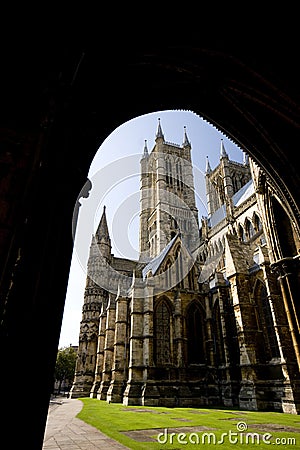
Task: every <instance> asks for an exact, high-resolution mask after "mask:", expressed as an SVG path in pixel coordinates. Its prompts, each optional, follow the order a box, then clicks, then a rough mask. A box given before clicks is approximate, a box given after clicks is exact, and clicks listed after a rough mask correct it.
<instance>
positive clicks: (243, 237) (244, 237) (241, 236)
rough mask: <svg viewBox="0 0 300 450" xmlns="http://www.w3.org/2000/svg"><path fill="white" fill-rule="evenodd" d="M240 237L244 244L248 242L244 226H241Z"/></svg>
mask: <svg viewBox="0 0 300 450" xmlns="http://www.w3.org/2000/svg"><path fill="white" fill-rule="evenodd" d="M238 235H239V238H240V240H241V241H242V242H245V241H246V236H245V231H244V228H243V227H242V225H239V229H238Z"/></svg>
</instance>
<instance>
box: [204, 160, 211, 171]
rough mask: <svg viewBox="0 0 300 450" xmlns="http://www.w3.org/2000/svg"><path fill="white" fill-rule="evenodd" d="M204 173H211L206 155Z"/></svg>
mask: <svg viewBox="0 0 300 450" xmlns="http://www.w3.org/2000/svg"><path fill="white" fill-rule="evenodd" d="M205 173H211V167H210V164H209V159H208V156H206V168H205Z"/></svg>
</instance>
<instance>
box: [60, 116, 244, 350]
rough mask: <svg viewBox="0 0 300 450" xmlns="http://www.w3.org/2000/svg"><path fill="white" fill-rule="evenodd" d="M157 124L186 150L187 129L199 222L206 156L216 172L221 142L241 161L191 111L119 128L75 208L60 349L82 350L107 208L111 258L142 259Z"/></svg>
mask: <svg viewBox="0 0 300 450" xmlns="http://www.w3.org/2000/svg"><path fill="white" fill-rule="evenodd" d="M158 119H160V124H161V128H162V131H163V133H164V138H165V141H167V142H171V143H175V144H178V145H182V142H183V137H184V127H186V133H187V136H188V139H189V141H190V143H191V147H192V150H191V155H192V164H193V170H194V183H195V196H196V206H197V208H198V211H199V219H201V217H202V216H207V209H206V196H205V178H204V176H205V167H206V157H207V156H208V159H209V162H210V166H211V168H212V169H214V168H215V167H216V166H217V165H218V164H219V160H220V148H221V140H223V144H224V146H225V149H226V151H227V153H228V156H229V158H230V159H232V160H234V161H237V162H243V152H242V149H241V148H239V147H238V146H237V145H235V143H234V142H233V141H232V140H230V139H228V138H227V137H226V136H225V135H223V134H222V133H220V132H219V131H218V130H217V129H216V128H215V127H213V126H212V125H211V124H209V123H208V122H207V121H205V120H204V119H202V118H201V117H199V116H197V115H196V114H195V113H193V112H190V111H157V112H154V113H151V114H146V115H143V116H140V117H137V118H135V119H132V120H130V121H128V122H126V123H124V124H122V125H120V126H119V127H118V128H117V129H116V130H115V131H114V132H113V133H111V134H110V135H109V136H108V137H107V138H106V139H105V141H104V142H103V143H102V144H101V146H100V147H99V149H98V151H97V153H96V155H95V157H94V159H93V161H92V164H91V166H90V169H89V173H88V178H89V180H90V181H91V188H90V190H89V196H88V197H87V198H83V197H81V198H79V202H80V205H81V206H80V208H79V214H78V219H77V221H76V219H75V218H76V217H77V216H76V213H75V211H76V208H75V205H74V217H73V223H72V224H70V229H71V230H73V236H72V237H73V240H74V248H73V256H72V261H71V267H70V273H69V281H68V288H67V294H66V300H65V307H64V315H63V322H62V327H61V332H60V340H59V348H62V347H68V346H69V345H78V342H79V329H80V321H81V315H82V306H83V299H84V288H85V282H86V267H87V259H88V255H89V248H90V243H91V238H92V234H94V233H95V231H96V229H97V227H98V224H99V221H100V218H101V215H102V213H103V207H104V206H105V207H106V217H107V223H108V228H109V233H110V238H111V243H112V253H113V254H114V255H115V256H120V257H124V258H128V259H135V260H136V259H138V236H139V195H140V159H141V156H142V154H143V151H144V146H145V141H146V144H147V148H148V151H149V153H150V152H151V150H152V149H153V147H154V145H155V135H156V131H157V127H158ZM75 223H76V233H75V232H74V229H75V227H74V224H75ZM70 232H72V231H70Z"/></svg>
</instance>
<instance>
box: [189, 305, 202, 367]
mask: <svg viewBox="0 0 300 450" xmlns="http://www.w3.org/2000/svg"><path fill="white" fill-rule="evenodd" d="M186 326H187V341H188V364H204V362H205V352H204V319H203V313H202V311H201V309H200V306H199V305H198V304H197V303H196V302H193V303H192V304H191V305H190V307H189V310H188V313H187V318H186Z"/></svg>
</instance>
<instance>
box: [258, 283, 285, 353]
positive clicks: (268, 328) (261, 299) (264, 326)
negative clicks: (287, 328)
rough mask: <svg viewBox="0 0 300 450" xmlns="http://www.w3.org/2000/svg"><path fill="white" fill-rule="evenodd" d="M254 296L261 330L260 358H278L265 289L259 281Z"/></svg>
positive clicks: (277, 348) (276, 343)
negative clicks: (261, 351)
mask: <svg viewBox="0 0 300 450" xmlns="http://www.w3.org/2000/svg"><path fill="white" fill-rule="evenodd" d="M255 297H256V302H257V305H258V326H259V329H260V330H261V332H262V346H261V350H263V352H264V354H263V355H261V360H263V361H269V360H270V359H272V358H278V357H279V356H280V353H279V347H278V342H277V337H276V333H275V327H274V321H273V316H272V311H271V307H270V302H269V298H268V294H267V289H266V286H265V285H264V284H263V283H262V282H260V281H259V282H258V284H257V287H256V295H255ZM259 344H260V343H259Z"/></svg>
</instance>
